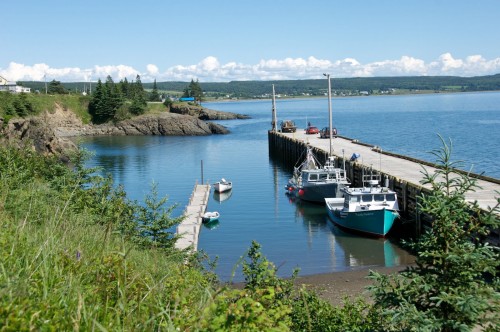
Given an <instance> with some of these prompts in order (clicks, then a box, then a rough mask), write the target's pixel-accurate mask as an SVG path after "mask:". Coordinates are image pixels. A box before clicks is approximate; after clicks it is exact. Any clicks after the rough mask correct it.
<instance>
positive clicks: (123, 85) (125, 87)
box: [120, 77, 132, 99]
mask: <svg viewBox="0 0 500 332" xmlns="http://www.w3.org/2000/svg"><path fill="white" fill-rule="evenodd" d="M120 90H121V94H122V96H123V97H124V98H125V99H132V98H131V97H132V96H131V94H130V84H129V83H128V80H127V78H126V77H125V78H124V79H123V80H120Z"/></svg>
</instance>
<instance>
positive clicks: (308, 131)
mask: <svg viewBox="0 0 500 332" xmlns="http://www.w3.org/2000/svg"><path fill="white" fill-rule="evenodd" d="M314 134H319V129H318V127H315V126H307V128H306V135H314Z"/></svg>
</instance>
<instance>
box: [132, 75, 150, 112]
mask: <svg viewBox="0 0 500 332" xmlns="http://www.w3.org/2000/svg"><path fill="white" fill-rule="evenodd" d="M133 89H134V93H133V97H132V104H131V105H130V108H129V110H130V112H131V113H132V114H135V115H139V114H143V113H144V112H145V111H146V106H147V102H146V98H145V96H144V95H145V92H144V87H143V86H142V82H141V77H140V76H139V75H137V77H136V80H135V83H134V88H133Z"/></svg>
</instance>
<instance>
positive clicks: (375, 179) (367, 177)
mask: <svg viewBox="0 0 500 332" xmlns="http://www.w3.org/2000/svg"><path fill="white" fill-rule="evenodd" d="M380 180H381V176H380V174H363V186H365V187H376V186H378V185H379V184H380Z"/></svg>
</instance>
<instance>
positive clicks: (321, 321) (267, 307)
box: [201, 241, 381, 331]
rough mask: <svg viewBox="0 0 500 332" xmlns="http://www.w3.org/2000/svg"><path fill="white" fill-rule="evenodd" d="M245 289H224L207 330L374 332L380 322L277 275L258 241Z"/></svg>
mask: <svg viewBox="0 0 500 332" xmlns="http://www.w3.org/2000/svg"><path fill="white" fill-rule="evenodd" d="M243 274H244V276H245V281H246V284H245V287H244V289H228V288H222V289H221V290H220V291H219V293H218V296H217V297H216V298H215V299H214V301H213V303H212V304H211V305H210V306H209V307H208V308H207V309H206V310H205V313H204V317H203V321H202V323H201V329H202V330H204V331H373V330H377V329H379V327H380V326H381V317H380V316H379V315H378V314H377V312H376V311H375V310H374V309H373V307H372V306H371V305H369V304H367V303H365V302H364V301H363V300H361V299H358V300H357V301H355V302H349V301H346V303H345V304H344V306H343V307H340V308H336V307H333V306H332V305H330V304H329V303H328V302H326V301H324V300H322V299H320V298H319V297H318V296H317V295H316V294H315V293H314V292H308V291H306V290H305V289H304V288H301V289H298V288H296V287H295V286H294V281H295V277H296V274H297V270H295V271H294V273H293V275H292V278H291V279H288V280H286V279H281V278H279V277H277V276H276V268H275V267H274V265H273V264H272V263H271V262H269V261H268V260H267V259H266V258H265V257H264V256H263V255H262V253H261V251H260V245H259V244H258V243H257V242H255V241H253V242H252V245H251V247H250V249H249V250H248V252H247V260H246V261H244V263H243Z"/></svg>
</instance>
